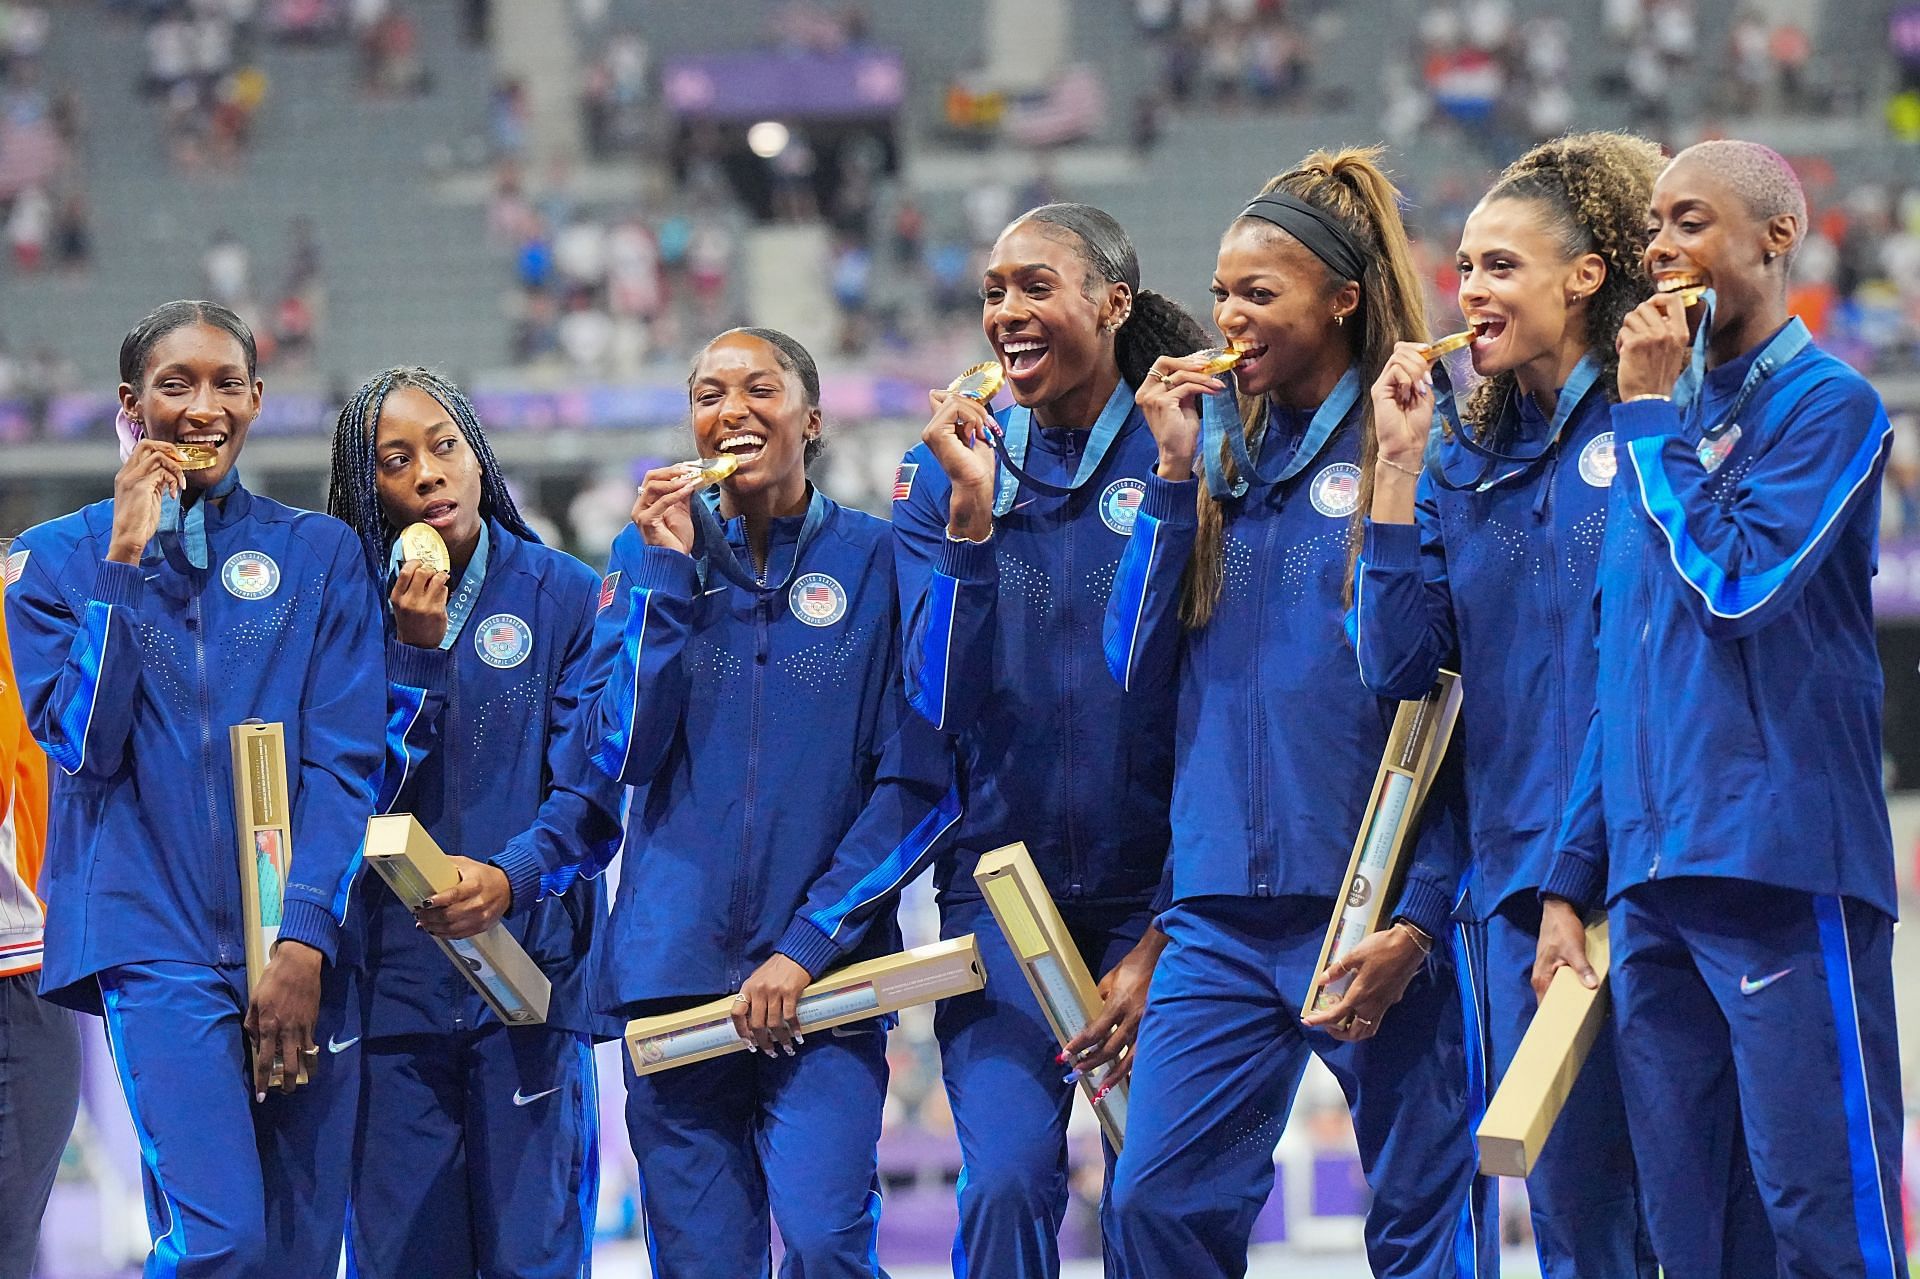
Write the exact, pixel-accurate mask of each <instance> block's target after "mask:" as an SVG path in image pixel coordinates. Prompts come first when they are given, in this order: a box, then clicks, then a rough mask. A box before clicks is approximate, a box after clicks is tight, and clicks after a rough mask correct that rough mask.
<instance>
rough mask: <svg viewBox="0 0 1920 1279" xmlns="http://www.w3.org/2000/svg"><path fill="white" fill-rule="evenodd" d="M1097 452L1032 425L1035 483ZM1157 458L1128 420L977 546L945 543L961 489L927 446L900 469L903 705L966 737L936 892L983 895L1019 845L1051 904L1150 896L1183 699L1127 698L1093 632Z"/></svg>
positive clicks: (1165, 688) (1134, 417) (1061, 432)
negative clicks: (1176, 715) (986, 879)
mask: <svg viewBox="0 0 1920 1279" xmlns="http://www.w3.org/2000/svg"><path fill="white" fill-rule="evenodd" d="M1127 394H1129V395H1131V392H1130V391H1129V392H1127ZM998 416H999V417H1000V418H1001V419H1002V420H1004V419H1005V417H1006V413H1005V411H1003V412H1002V413H1001V414H999V415H998ZM1087 438H1088V433H1087V432H1086V431H1073V430H1065V429H1059V428H1044V427H1035V428H1034V429H1033V432H1032V439H1031V444H1030V446H1029V450H1028V453H1027V457H1026V460H1025V464H1024V465H1025V469H1026V470H1027V471H1028V473H1029V474H1031V475H1033V477H1034V478H1035V479H1038V480H1040V481H1042V482H1043V483H1049V484H1055V485H1059V486H1065V485H1066V484H1068V483H1070V482H1071V481H1072V479H1073V477H1074V474H1075V471H1076V469H1077V468H1078V467H1079V465H1080V460H1081V453H1082V450H1083V449H1084V448H1085V445H1086V442H1087ZM1158 457H1159V450H1158V448H1157V447H1156V446H1155V444H1154V442H1153V435H1152V433H1151V432H1149V431H1148V430H1147V425H1146V420H1145V419H1144V418H1142V417H1141V416H1140V414H1139V411H1138V410H1137V409H1136V410H1135V411H1134V412H1133V413H1132V414H1131V415H1130V416H1129V417H1128V418H1127V420H1126V423H1125V425H1124V426H1122V427H1121V428H1120V431H1119V433H1118V434H1117V435H1116V436H1115V437H1114V440H1113V444H1112V446H1111V448H1110V449H1109V450H1108V452H1107V455H1106V457H1105V458H1104V459H1103V460H1102V461H1101V464H1100V466H1099V468H1098V469H1097V470H1096V471H1094V473H1093V474H1092V475H1091V476H1089V477H1088V480H1087V483H1086V484H1085V485H1084V486H1083V487H1082V488H1080V489H1078V490H1077V491H1075V492H1073V493H1071V494H1068V495H1066V496H1064V497H1056V496H1050V495H1047V494H1043V493H1035V492H1031V491H1029V490H1028V489H1027V488H1026V487H1025V486H1024V485H1023V486H1022V487H1021V490H1020V492H1019V494H1018V501H1017V502H1016V503H1015V504H1014V507H1013V509H1012V510H1011V511H1010V512H1008V513H1007V514H1005V515H1003V516H1001V517H1000V518H999V519H998V520H996V521H995V525H994V532H993V536H992V537H991V538H990V539H989V540H987V541H985V542H978V543H976V542H964V541H955V540H953V539H950V538H949V537H948V536H947V501H948V496H949V494H950V493H951V492H952V489H953V486H952V485H951V484H950V483H949V482H948V480H947V475H946V472H945V471H943V470H941V469H940V463H939V462H938V461H936V460H935V459H934V456H933V452H932V450H930V449H928V448H927V446H926V445H924V444H921V445H917V446H915V447H914V448H913V449H912V450H910V451H909V452H908V453H907V455H906V459H905V461H903V462H902V463H901V464H900V470H899V472H898V478H897V479H896V480H895V482H894V503H893V527H894V534H895V539H894V540H895V547H896V565H897V568H898V571H899V575H900V607H901V612H902V614H903V616H904V617H905V619H906V677H907V695H908V697H909V698H910V699H911V700H912V702H913V705H914V708H915V709H916V710H918V711H919V712H920V713H921V715H923V716H924V717H926V719H927V720H928V721H929V722H931V723H933V724H934V725H936V726H938V727H940V728H941V729H943V730H945V731H947V732H949V733H953V734H956V735H957V736H958V741H959V755H960V777H961V786H962V793H963V794H965V796H966V818H965V820H964V821H963V822H962V823H961V829H960V832H959V835H958V836H957V838H956V840H955V848H956V855H955V857H954V858H952V859H950V860H948V861H946V862H944V863H943V864H942V865H941V866H940V868H939V869H938V871H937V872H936V874H937V876H938V885H939V888H940V890H941V892H942V893H943V894H951V895H953V896H955V897H960V898H966V897H976V896H978V895H979V890H978V889H977V888H976V887H975V886H974V882H973V867H974V863H975V862H976V861H978V860H979V857H980V854H982V853H986V852H991V851H992V850H993V849H996V848H999V847H1001V846H1002V845H1004V844H1010V843H1012V842H1014V841H1015V840H1023V841H1025V843H1026V845H1027V851H1028V852H1030V853H1031V854H1032V855H1033V859H1034V863H1035V864H1036V865H1037V866H1038V867H1039V869H1040V873H1041V875H1042V877H1043V878H1044V879H1045V880H1046V883H1047V891H1048V892H1049V893H1051V894H1052V895H1053V897H1054V900H1056V901H1060V902H1071V901H1080V900H1091V901H1129V900H1131V901H1138V902H1140V903H1141V904H1143V905H1144V904H1145V903H1146V902H1148V901H1150V900H1151V899H1152V898H1153V895H1154V890H1155V887H1156V886H1157V885H1158V884H1159V882H1160V876H1161V871H1162V869H1163V867H1164V865H1165V863H1166V856H1167V843H1168V831H1167V802H1168V797H1169V795H1170V793H1171V790H1172V785H1173V731H1172V726H1173V686H1172V684H1171V682H1170V681H1161V682H1158V683H1154V684H1149V685H1144V686H1142V687H1141V688H1140V690H1139V691H1137V692H1133V693H1130V694H1123V693H1122V691H1121V690H1120V689H1119V688H1117V687H1115V686H1114V683H1113V681H1112V680H1110V679H1108V678H1106V676H1105V675H1104V674H1103V672H1102V667H1103V661H1102V658H1101V653H1100V624H1101V619H1102V617H1104V616H1105V613H1106V608H1107V597H1108V595H1109V593H1110V592H1111V590H1112V588H1113V581H1114V574H1115V572H1116V571H1117V570H1118V568H1119V566H1120V559H1121V554H1122V552H1123V551H1125V550H1126V548H1127V545H1128V537H1129V536H1130V535H1131V532H1132V530H1133V528H1134V517H1135V513H1136V512H1137V511H1138V510H1139V506H1140V497H1141V494H1142V493H1143V492H1144V491H1145V488H1146V481H1147V477H1148V476H1150V475H1151V474H1152V473H1153V465H1154V462H1155V461H1156V460H1157V459H1158Z"/></svg>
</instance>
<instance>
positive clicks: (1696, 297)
mask: <svg viewBox="0 0 1920 1279" xmlns="http://www.w3.org/2000/svg"><path fill="white" fill-rule="evenodd" d="M1653 290H1654V292H1656V293H1671V294H1673V295H1674V296H1676V297H1678V298H1679V299H1680V305H1681V306H1685V307H1692V306H1698V305H1699V304H1700V299H1701V298H1703V297H1705V296H1707V281H1706V279H1705V277H1703V276H1699V275H1695V274H1694V273H1693V272H1691V271H1679V272H1675V273H1674V274H1672V275H1667V276H1662V277H1661V278H1660V279H1659V280H1658V281H1656V282H1655V284H1654V286H1653Z"/></svg>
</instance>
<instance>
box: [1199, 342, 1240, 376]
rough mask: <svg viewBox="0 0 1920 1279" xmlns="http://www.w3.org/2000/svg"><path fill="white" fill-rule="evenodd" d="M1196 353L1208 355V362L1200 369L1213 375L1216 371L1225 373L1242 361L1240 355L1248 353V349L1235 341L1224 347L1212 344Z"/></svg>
mask: <svg viewBox="0 0 1920 1279" xmlns="http://www.w3.org/2000/svg"><path fill="white" fill-rule="evenodd" d="M1194 354H1195V355H1204V356H1206V357H1207V362H1206V363H1205V364H1203V365H1201V366H1200V371H1201V372H1202V373H1205V374H1207V375H1208V376H1212V375H1213V374H1215V373H1225V372H1226V371H1227V370H1228V369H1230V368H1232V367H1233V366H1234V365H1236V364H1238V363H1240V357H1241V356H1243V355H1245V354H1246V350H1245V349H1244V348H1243V347H1241V346H1240V345H1239V344H1238V343H1234V344H1232V345H1229V346H1224V347H1218V346H1211V347H1208V348H1207V349H1206V350H1204V351H1195V352H1194Z"/></svg>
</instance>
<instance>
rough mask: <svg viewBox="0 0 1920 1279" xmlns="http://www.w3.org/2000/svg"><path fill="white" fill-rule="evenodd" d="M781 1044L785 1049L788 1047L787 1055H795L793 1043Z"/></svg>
mask: <svg viewBox="0 0 1920 1279" xmlns="http://www.w3.org/2000/svg"><path fill="white" fill-rule="evenodd" d="M780 1046H781V1047H782V1048H784V1049H786V1052H787V1056H789V1057H791V1056H793V1045H792V1044H781V1045H780Z"/></svg>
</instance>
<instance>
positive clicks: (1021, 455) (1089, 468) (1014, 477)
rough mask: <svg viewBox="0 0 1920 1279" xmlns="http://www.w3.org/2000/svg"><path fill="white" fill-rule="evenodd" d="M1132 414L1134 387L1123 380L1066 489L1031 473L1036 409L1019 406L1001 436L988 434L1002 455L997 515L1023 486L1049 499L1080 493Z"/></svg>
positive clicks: (1010, 505)
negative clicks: (1027, 464) (1030, 445)
mask: <svg viewBox="0 0 1920 1279" xmlns="http://www.w3.org/2000/svg"><path fill="white" fill-rule="evenodd" d="M1132 414H1133V388H1132V387H1130V386H1128V385H1127V380H1126V379H1125V378H1121V379H1120V380H1119V381H1118V382H1116V383H1114V387H1113V394H1112V395H1109V396H1108V397H1107V403H1106V407H1105V408H1103V409H1101V410H1100V417H1099V418H1098V420H1096V421H1095V422H1094V424H1093V431H1092V432H1091V433H1090V434H1089V435H1088V437H1087V451H1086V452H1085V453H1083V454H1081V456H1080V467H1079V469H1078V470H1077V471H1075V472H1074V476H1073V482H1072V483H1071V484H1068V485H1067V486H1066V487H1065V488H1062V487H1061V486H1060V485H1058V484H1049V483H1047V482H1046V481H1045V480H1036V479H1034V478H1033V476H1031V475H1029V474H1027V472H1026V470H1025V467H1024V465H1023V464H1024V463H1025V462H1026V460H1027V441H1028V439H1029V438H1030V437H1031V436H1032V434H1033V410H1031V409H1026V408H1021V407H1020V406H1019V405H1015V406H1014V407H1013V409H1012V410H1011V411H1010V412H1008V414H1007V420H1006V421H1005V422H1004V423H1002V425H1001V428H1000V430H1001V433H1000V435H997V436H996V435H994V434H993V433H992V432H991V431H989V432H988V433H987V438H988V439H989V440H991V441H992V442H993V451H994V452H995V453H998V454H999V455H1000V476H999V480H998V483H997V484H996V486H995V489H994V495H993V513H994V516H995V517H996V518H998V517H999V516H1002V515H1005V514H1006V513H1007V512H1009V511H1011V510H1012V509H1013V499H1014V497H1015V496H1016V495H1017V494H1018V493H1019V492H1020V486H1021V485H1022V484H1024V485H1026V486H1027V487H1028V488H1030V489H1034V490H1036V491H1037V492H1040V493H1045V494H1047V495H1048V496H1049V497H1065V496H1066V495H1067V494H1069V493H1074V492H1077V491H1079V490H1080V489H1081V488H1082V487H1083V486H1084V485H1085V484H1086V482H1087V481H1088V480H1090V479H1092V478H1093V473H1094V472H1095V471H1097V470H1099V469H1100V463H1101V462H1103V461H1105V460H1106V457H1107V452H1108V450H1109V449H1111V448H1112V447H1113V442H1114V440H1115V439H1117V438H1119V435H1120V428H1121V427H1123V426H1125V425H1126V424H1127V419H1128V418H1129V417H1130V416H1132Z"/></svg>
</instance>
